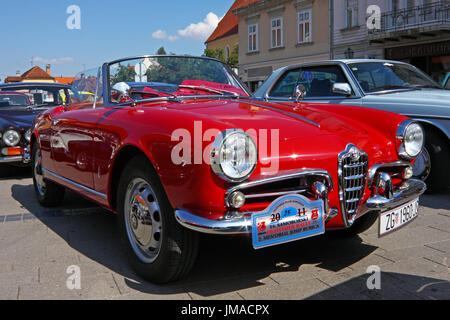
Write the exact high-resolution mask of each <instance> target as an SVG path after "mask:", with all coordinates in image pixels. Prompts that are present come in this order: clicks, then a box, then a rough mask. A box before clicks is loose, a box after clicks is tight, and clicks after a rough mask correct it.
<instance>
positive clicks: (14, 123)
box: [0, 83, 70, 165]
mask: <svg viewBox="0 0 450 320" xmlns="http://www.w3.org/2000/svg"><path fill="white" fill-rule="evenodd" d="M69 92H70V86H68V85H64V84H51V83H10V84H0V138H1V139H0V152H1V154H0V163H7V164H13V165H22V164H24V163H27V162H29V158H30V157H29V150H28V143H29V141H30V135H31V130H30V128H31V123H32V122H33V120H34V118H35V117H36V116H37V115H38V114H39V113H40V112H42V111H43V110H46V109H47V108H49V107H53V106H56V105H64V104H67V103H69V99H68V98H67V97H69V95H70V93H69Z"/></svg>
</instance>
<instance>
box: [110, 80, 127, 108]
mask: <svg viewBox="0 0 450 320" xmlns="http://www.w3.org/2000/svg"><path fill="white" fill-rule="evenodd" d="M130 90H131V87H130V86H129V85H128V84H126V83H125V82H117V83H116V84H115V85H113V86H112V88H111V100H112V102H117V103H119V102H121V101H123V100H128V99H129V98H130Z"/></svg>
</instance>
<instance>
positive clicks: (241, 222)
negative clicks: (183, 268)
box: [175, 179, 426, 234]
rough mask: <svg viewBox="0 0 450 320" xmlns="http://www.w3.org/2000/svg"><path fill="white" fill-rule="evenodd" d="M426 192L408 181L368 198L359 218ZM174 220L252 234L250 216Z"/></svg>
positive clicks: (181, 213)
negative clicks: (386, 193)
mask: <svg viewBox="0 0 450 320" xmlns="http://www.w3.org/2000/svg"><path fill="white" fill-rule="evenodd" d="M425 190H426V185H425V183H424V182H423V181H420V180H416V179H410V180H408V181H406V182H404V183H403V185H402V186H401V187H400V188H399V189H398V190H396V191H395V192H394V194H393V197H392V198H391V199H388V198H385V197H383V196H380V195H376V196H373V197H371V198H369V199H368V200H367V201H366V203H364V204H363V206H362V208H361V213H360V215H359V216H362V215H363V214H365V213H367V212H369V211H379V212H384V211H387V210H390V209H393V208H395V207H399V206H401V205H403V204H405V203H407V202H409V201H411V200H413V199H415V198H417V197H419V196H420V195H421V194H423V193H424V192H425ZM337 213H338V212H337V209H336V208H331V209H329V216H328V219H327V221H329V220H331V219H332V218H334V217H335V216H336V215H337ZM175 218H176V220H177V221H178V223H180V224H181V225H182V226H184V227H186V228H188V229H191V230H194V231H198V232H202V233H209V234H251V232H252V218H251V214H248V215H245V216H241V217H239V218H233V219H222V220H211V219H207V218H203V217H200V216H198V215H195V214H193V213H191V212H189V211H187V210H184V209H179V210H175Z"/></svg>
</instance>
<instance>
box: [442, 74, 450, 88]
mask: <svg viewBox="0 0 450 320" xmlns="http://www.w3.org/2000/svg"><path fill="white" fill-rule="evenodd" d="M442 88H444V89H447V90H450V72H447V74H446V76H445V78H444V80H443V81H442Z"/></svg>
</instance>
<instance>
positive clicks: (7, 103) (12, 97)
mask: <svg viewBox="0 0 450 320" xmlns="http://www.w3.org/2000/svg"><path fill="white" fill-rule="evenodd" d="M28 105H30V100H28V98H27V97H26V96H25V95H21V94H0V107H16V106H24V107H26V106H28Z"/></svg>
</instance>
